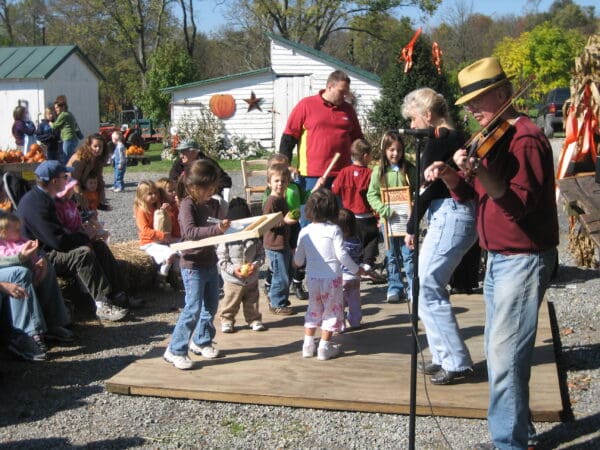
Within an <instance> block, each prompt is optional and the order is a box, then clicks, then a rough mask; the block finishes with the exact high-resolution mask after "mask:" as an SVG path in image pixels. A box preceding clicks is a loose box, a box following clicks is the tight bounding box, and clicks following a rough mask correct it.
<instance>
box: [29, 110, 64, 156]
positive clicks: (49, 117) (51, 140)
mask: <svg viewBox="0 0 600 450" xmlns="http://www.w3.org/2000/svg"><path fill="white" fill-rule="evenodd" d="M55 120H56V116H55V115H54V109H53V108H50V107H48V108H46V109H45V111H44V118H43V119H42V121H41V122H40V123H39V125H38V127H37V130H36V131H35V134H36V136H37V139H38V141H40V142H41V143H42V144H44V145H45V146H46V159H58V143H59V141H60V135H59V134H58V133H56V132H55V131H54V130H53V129H52V127H51V126H50V122H54V121H55Z"/></svg>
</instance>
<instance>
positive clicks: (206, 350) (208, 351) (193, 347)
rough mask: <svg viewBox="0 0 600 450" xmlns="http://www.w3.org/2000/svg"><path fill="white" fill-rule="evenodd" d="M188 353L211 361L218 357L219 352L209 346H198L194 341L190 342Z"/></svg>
mask: <svg viewBox="0 0 600 450" xmlns="http://www.w3.org/2000/svg"><path fill="white" fill-rule="evenodd" d="M190 351H191V352H192V353H193V354H194V355H200V356H202V357H204V358H208V359H213V358H216V357H217V356H219V350H218V349H216V348H214V347H213V346H212V345H211V344H209V345H203V346H199V345H198V344H196V343H195V342H194V341H190Z"/></svg>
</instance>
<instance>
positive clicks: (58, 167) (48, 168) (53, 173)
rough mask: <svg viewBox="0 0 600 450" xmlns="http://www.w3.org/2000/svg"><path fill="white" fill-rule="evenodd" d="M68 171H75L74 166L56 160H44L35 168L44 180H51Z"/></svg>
mask: <svg viewBox="0 0 600 450" xmlns="http://www.w3.org/2000/svg"><path fill="white" fill-rule="evenodd" d="M67 172H69V173H70V172H73V168H72V167H66V166H64V165H63V164H61V163H60V162H58V161H56V160H50V161H44V162H43V163H41V164H40V165H39V166H37V168H36V169H35V175H36V176H37V177H38V178H39V179H40V180H42V181H50V180H52V179H53V178H56V177H57V176H58V175H60V174H61V173H67Z"/></svg>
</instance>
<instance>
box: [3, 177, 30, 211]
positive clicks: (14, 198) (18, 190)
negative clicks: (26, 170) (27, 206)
mask: <svg viewBox="0 0 600 450" xmlns="http://www.w3.org/2000/svg"><path fill="white" fill-rule="evenodd" d="M2 188H3V189H4V192H5V193H6V196H7V197H8V199H9V200H10V202H11V203H12V206H13V210H15V211H16V209H17V205H18V203H19V200H21V197H23V196H24V195H25V194H26V193H27V191H29V190H30V189H31V186H30V185H29V183H28V182H27V180H25V179H24V178H23V177H21V176H19V175H17V174H16V173H13V172H5V173H4V175H2Z"/></svg>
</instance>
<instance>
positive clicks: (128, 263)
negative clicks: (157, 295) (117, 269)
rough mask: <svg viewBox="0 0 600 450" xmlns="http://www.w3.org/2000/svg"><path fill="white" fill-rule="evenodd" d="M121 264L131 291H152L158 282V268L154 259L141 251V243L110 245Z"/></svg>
mask: <svg viewBox="0 0 600 450" xmlns="http://www.w3.org/2000/svg"><path fill="white" fill-rule="evenodd" d="M109 247H110V249H111V251H112V253H113V255H114V256H115V258H116V259H117V261H118V262H119V265H120V266H121V269H122V270H123V273H124V275H125V279H126V280H127V282H128V284H129V287H130V290H131V291H139V290H146V289H150V288H152V287H153V286H154V284H155V282H156V274H157V267H156V264H155V263H154V261H153V260H152V258H151V257H150V256H149V255H148V254H147V253H146V252H144V251H143V250H140V243H139V241H137V240H136V241H126V242H118V243H115V244H110V245H109Z"/></svg>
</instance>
